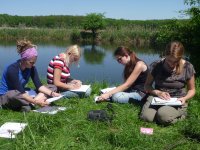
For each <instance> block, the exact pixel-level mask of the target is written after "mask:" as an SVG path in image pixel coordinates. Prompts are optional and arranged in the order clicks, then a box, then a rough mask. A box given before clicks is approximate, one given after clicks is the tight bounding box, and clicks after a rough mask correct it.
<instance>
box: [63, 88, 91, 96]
mask: <svg viewBox="0 0 200 150" xmlns="http://www.w3.org/2000/svg"><path fill="white" fill-rule="evenodd" d="M91 91H92V89H91V88H88V89H87V91H86V92H75V91H64V92H61V94H62V95H64V97H65V98H83V97H89V96H90V94H91Z"/></svg>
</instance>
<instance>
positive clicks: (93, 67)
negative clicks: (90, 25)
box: [0, 44, 159, 84]
mask: <svg viewBox="0 0 200 150" xmlns="http://www.w3.org/2000/svg"><path fill="white" fill-rule="evenodd" d="M37 46H38V53H39V55H38V59H37V63H36V66H37V69H38V72H39V75H40V77H41V79H45V80H46V70H47V66H48V63H49V61H50V60H51V59H52V58H53V57H54V56H55V55H57V54H59V53H61V52H63V51H65V49H66V48H67V47H68V46H69V45H65V46H63V45H62V46H60V45H59V46H58V45H54V44H49V45H46V44H37ZM116 47H117V46H112V47H104V46H94V45H82V46H81V48H82V56H81V59H80V62H79V65H80V67H77V66H75V65H74V66H71V68H70V69H71V77H72V78H75V79H79V80H81V81H83V82H89V83H93V82H103V81H105V82H107V83H109V84H118V83H121V82H123V78H122V72H123V66H122V65H121V64H119V63H118V62H117V61H116V60H115V59H114V57H113V52H114V50H115V48H116ZM135 51H136V53H137V56H138V57H139V58H140V59H142V60H144V61H145V62H146V63H147V64H150V63H151V62H153V61H154V60H157V59H159V54H158V53H156V52H155V51H154V50H150V49H146V50H137V49H136V50H135ZM19 58H20V56H19V55H18V54H17V52H16V45H15V44H13V45H12V44H10V45H3V44H1V45H0V61H1V63H0V74H1V75H2V72H3V69H4V68H5V66H6V65H8V64H11V63H13V62H15V61H16V60H17V59H19Z"/></svg>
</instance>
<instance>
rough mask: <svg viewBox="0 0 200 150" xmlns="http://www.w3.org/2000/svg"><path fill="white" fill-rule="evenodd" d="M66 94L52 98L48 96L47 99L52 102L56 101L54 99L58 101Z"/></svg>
mask: <svg viewBox="0 0 200 150" xmlns="http://www.w3.org/2000/svg"><path fill="white" fill-rule="evenodd" d="M63 96H64V95H61V96H57V97H52V98H48V99H47V100H46V101H47V102H49V103H51V102H54V101H57V100H59V99H61V98H62V97H63Z"/></svg>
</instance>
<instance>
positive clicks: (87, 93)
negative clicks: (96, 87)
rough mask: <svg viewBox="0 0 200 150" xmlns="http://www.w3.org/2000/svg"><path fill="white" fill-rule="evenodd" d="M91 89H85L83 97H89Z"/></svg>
mask: <svg viewBox="0 0 200 150" xmlns="http://www.w3.org/2000/svg"><path fill="white" fill-rule="evenodd" d="M91 92H92V89H91V88H88V89H87V91H86V92H85V97H89V96H90V95H91Z"/></svg>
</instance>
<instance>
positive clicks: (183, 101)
mask: <svg viewBox="0 0 200 150" xmlns="http://www.w3.org/2000/svg"><path fill="white" fill-rule="evenodd" d="M177 100H178V101H181V104H182V105H184V104H185V102H186V99H185V98H184V97H180V98H178V99H177Z"/></svg>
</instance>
